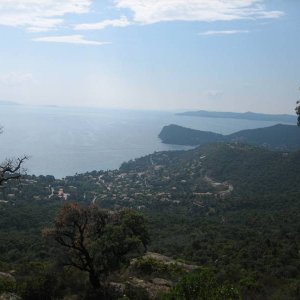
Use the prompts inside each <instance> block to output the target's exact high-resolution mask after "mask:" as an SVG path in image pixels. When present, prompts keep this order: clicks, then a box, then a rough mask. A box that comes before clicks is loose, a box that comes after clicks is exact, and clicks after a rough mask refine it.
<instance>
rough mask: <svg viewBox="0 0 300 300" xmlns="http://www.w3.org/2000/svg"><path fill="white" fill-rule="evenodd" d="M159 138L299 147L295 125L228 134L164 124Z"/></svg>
mask: <svg viewBox="0 0 300 300" xmlns="http://www.w3.org/2000/svg"><path fill="white" fill-rule="evenodd" d="M159 138H160V139H161V140H162V142H163V143H166V144H177V145H188V146H199V145H204V144H209V143H216V142H228V143H233V142H239V143H245V144H249V145H253V146H258V147H263V148H266V149H270V150H277V151H295V150H299V149H300V131H299V128H298V127H297V126H295V125H282V124H277V125H274V126H271V127H265V128H258V129H249V130H242V131H238V132H236V133H233V134H229V135H222V134H217V133H214V132H207V131H201V130H195V129H190V128H185V127H181V126H178V125H173V124H172V125H168V126H165V127H164V128H163V129H162V130H161V132H160V134H159Z"/></svg>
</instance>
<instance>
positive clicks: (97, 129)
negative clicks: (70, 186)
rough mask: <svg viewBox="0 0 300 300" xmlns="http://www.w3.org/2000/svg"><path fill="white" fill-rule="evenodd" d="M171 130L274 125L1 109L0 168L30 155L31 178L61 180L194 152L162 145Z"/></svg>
mask: <svg viewBox="0 0 300 300" xmlns="http://www.w3.org/2000/svg"><path fill="white" fill-rule="evenodd" d="M169 124H177V125H181V126H185V127H189V128H193V129H199V130H205V131H212V132H217V133H221V134H230V133H233V132H236V131H239V130H243V129H253V128H261V127H267V126H272V125H275V124H276V122H269V121H252V120H238V119H222V118H203V117H189V116H179V115H176V114H175V112H165V111H138V110H125V109H104V108H83V107H80V108H79V107H56V106H29V105H0V125H1V126H2V127H3V133H2V134H1V135H0V162H2V161H4V160H5V159H10V158H17V157H21V156H22V155H27V156H29V157H30V159H29V160H28V161H27V162H26V164H25V168H26V170H27V173H28V174H35V175H54V176H55V177H56V178H63V177H65V176H68V175H75V174H76V173H85V172H89V171H93V170H112V169H116V168H119V167H120V165H121V164H122V163H123V162H126V161H128V160H131V159H135V158H138V157H141V156H145V155H147V154H150V153H153V152H155V151H174V150H187V149H190V148H191V147H187V146H179V145H166V144H163V143H161V141H160V139H159V138H158V135H159V133H160V131H161V129H162V128H163V126H165V125H169Z"/></svg>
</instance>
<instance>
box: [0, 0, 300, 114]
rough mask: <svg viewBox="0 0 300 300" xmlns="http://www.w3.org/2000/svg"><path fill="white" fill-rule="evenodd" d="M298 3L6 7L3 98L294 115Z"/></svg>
mask: <svg viewBox="0 0 300 300" xmlns="http://www.w3.org/2000/svg"><path fill="white" fill-rule="evenodd" d="M299 37H300V1H298V0H0V39H1V43H0V100H1V101H15V102H19V103H22V104H34V105H61V106H91V107H94V106H95V107H113V108H126V109H149V110H200V109H204V110H215V111H236V112H245V111H254V112H264V113H294V106H295V102H296V101H297V100H298V98H299V97H300V91H299V86H300V59H299V58H300V54H299V53H300V38H299Z"/></svg>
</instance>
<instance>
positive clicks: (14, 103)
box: [0, 101, 20, 105]
mask: <svg viewBox="0 0 300 300" xmlns="http://www.w3.org/2000/svg"><path fill="white" fill-rule="evenodd" d="M0 105H20V104H19V103H17V102H13V101H0Z"/></svg>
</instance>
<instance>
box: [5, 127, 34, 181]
mask: <svg viewBox="0 0 300 300" xmlns="http://www.w3.org/2000/svg"><path fill="white" fill-rule="evenodd" d="M2 132H3V127H0V134H1V133H2ZM27 159H28V157H27V156H22V157H21V158H17V159H6V160H5V161H4V162H3V163H1V164H0V186H1V185H2V184H3V183H4V182H7V181H9V180H14V179H20V177H21V173H22V171H23V163H24V162H25V160H27Z"/></svg>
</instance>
